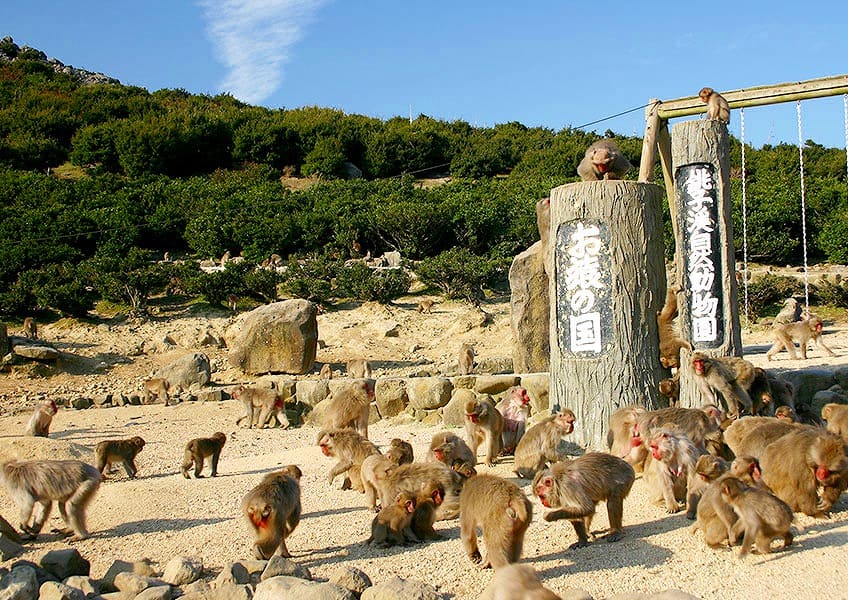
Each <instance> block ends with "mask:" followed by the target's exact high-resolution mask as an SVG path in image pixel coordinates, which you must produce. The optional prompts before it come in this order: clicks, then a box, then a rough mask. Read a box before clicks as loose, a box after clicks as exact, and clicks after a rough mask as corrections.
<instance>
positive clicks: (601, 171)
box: [577, 139, 633, 181]
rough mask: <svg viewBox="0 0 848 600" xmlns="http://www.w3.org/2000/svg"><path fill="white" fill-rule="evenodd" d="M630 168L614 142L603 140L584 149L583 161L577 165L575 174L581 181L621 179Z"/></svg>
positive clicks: (628, 162)
mask: <svg viewBox="0 0 848 600" xmlns="http://www.w3.org/2000/svg"><path fill="white" fill-rule="evenodd" d="M632 166H633V165H631V164H630V161H629V160H627V159H626V158H624V155H623V154H622V153H621V150H619V148H618V146H617V145H616V143H615V142H613V141H612V140H607V139H603V140H598V141H597V142H595V143H593V144H592V145H591V146H589V147H588V148H587V149H586V154H585V156H584V157H583V160H581V161H580V164H579V165H577V174H578V175H580V178H581V179H582V180H583V181H600V180H602V179H621V178H622V177H623V176H624V174H625V173H627V171H629V170H630V168H631V167H632Z"/></svg>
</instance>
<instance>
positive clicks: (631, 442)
mask: <svg viewBox="0 0 848 600" xmlns="http://www.w3.org/2000/svg"><path fill="white" fill-rule="evenodd" d="M647 414H648V411H646V410H645V409H644V408H641V407H639V406H623V407H621V408H619V409H618V410H616V411H615V412H614V413H612V414H611V415H610V422H609V428H608V429H607V447H608V448H609V450H610V452H611V453H612V454H613V455H614V456H618V457H619V458H622V459H624V460H625V461H627V463H628V464H630V465H631V466H632V467H633V468H634V469H635V470H636V472H637V473H641V472H642V468H643V466H644V464H645V459H646V458H648V446H647V444H645V440H643V439H642V436H641V435H640V433H639V420H640V419H645V418H646V417H645V415H647Z"/></svg>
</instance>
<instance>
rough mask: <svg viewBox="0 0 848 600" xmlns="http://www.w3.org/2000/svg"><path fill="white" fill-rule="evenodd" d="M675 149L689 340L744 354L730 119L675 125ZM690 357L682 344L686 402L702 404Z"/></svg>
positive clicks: (721, 352) (703, 348)
mask: <svg viewBox="0 0 848 600" xmlns="http://www.w3.org/2000/svg"><path fill="white" fill-rule="evenodd" d="M671 155H672V163H673V166H674V182H675V196H676V204H677V215H678V223H677V227H676V228H675V235H676V240H675V242H676V245H677V249H678V252H677V273H678V274H679V278H680V283H681V288H682V291H683V293H682V294H681V296H682V298H681V301H680V303H679V309H678V310H679V324H680V329H681V332H682V334H683V338H684V339H686V340H688V341H689V342H690V343H691V344H692V347H693V349H694V350H695V351H699V352H704V353H705V354H707V355H708V356H740V355H741V352H742V335H741V330H740V327H739V312H738V304H737V289H736V260H735V257H734V245H733V220H732V218H731V200H730V165H729V139H728V134H727V125H726V124H725V123H723V122H721V121H718V120H706V121H704V120H699V121H686V122H682V123H678V124H676V125H674V127H673V128H672V138H671ZM690 356H691V353H690V352H688V351H686V350H685V349H684V350H681V352H680V363H681V369H680V406H684V407H696V406H702V405H703V404H704V402H705V401H704V399H703V398H702V397H701V393H700V391H699V390H698V389H697V386H696V385H695V382H694V380H693V377H694V374H693V371H692V363H691V359H690Z"/></svg>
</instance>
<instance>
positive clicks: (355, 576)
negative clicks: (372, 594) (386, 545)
mask: <svg viewBox="0 0 848 600" xmlns="http://www.w3.org/2000/svg"><path fill="white" fill-rule="evenodd" d="M329 580H330V583H335V584H338V585H340V586H342V587H344V588H347V589H349V590H350V591H351V592H353V593H354V594H356V595H357V596H359V595H361V594H362V592H364V591H365V590H366V589H368V588H369V587H371V579H370V578H369V577H368V575H366V574H365V573H364V572H362V571H360V570H359V569H357V568H356V567H339V568H338V569H336V570H335V571H333V572H332V573H331V574H330V577H329Z"/></svg>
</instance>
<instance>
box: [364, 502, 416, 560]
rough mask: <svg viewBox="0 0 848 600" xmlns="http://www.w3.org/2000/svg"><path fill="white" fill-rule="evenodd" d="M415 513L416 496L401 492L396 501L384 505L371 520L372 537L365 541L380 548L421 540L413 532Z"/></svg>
mask: <svg viewBox="0 0 848 600" xmlns="http://www.w3.org/2000/svg"><path fill="white" fill-rule="evenodd" d="M414 513H415V496H413V495H412V494H410V493H409V492H400V493H399V494H398V495H397V496H395V499H394V502H392V503H391V504H389V505H388V506H384V507H383V508H382V509H381V510H380V512H379V513H377V515H376V516H375V517H374V520H373V521H371V537H369V538H368V539H367V540H366V541H365V543H366V544H368V545H371V544H374V545H375V546H377V547H379V548H388V547H389V546H394V545H398V546H405V545H406V544H407V543H409V542H415V543H417V542H420V541H421V540H420V539H418V536H416V535H415V534H414V533H413V532H412V516H413V514H414Z"/></svg>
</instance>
